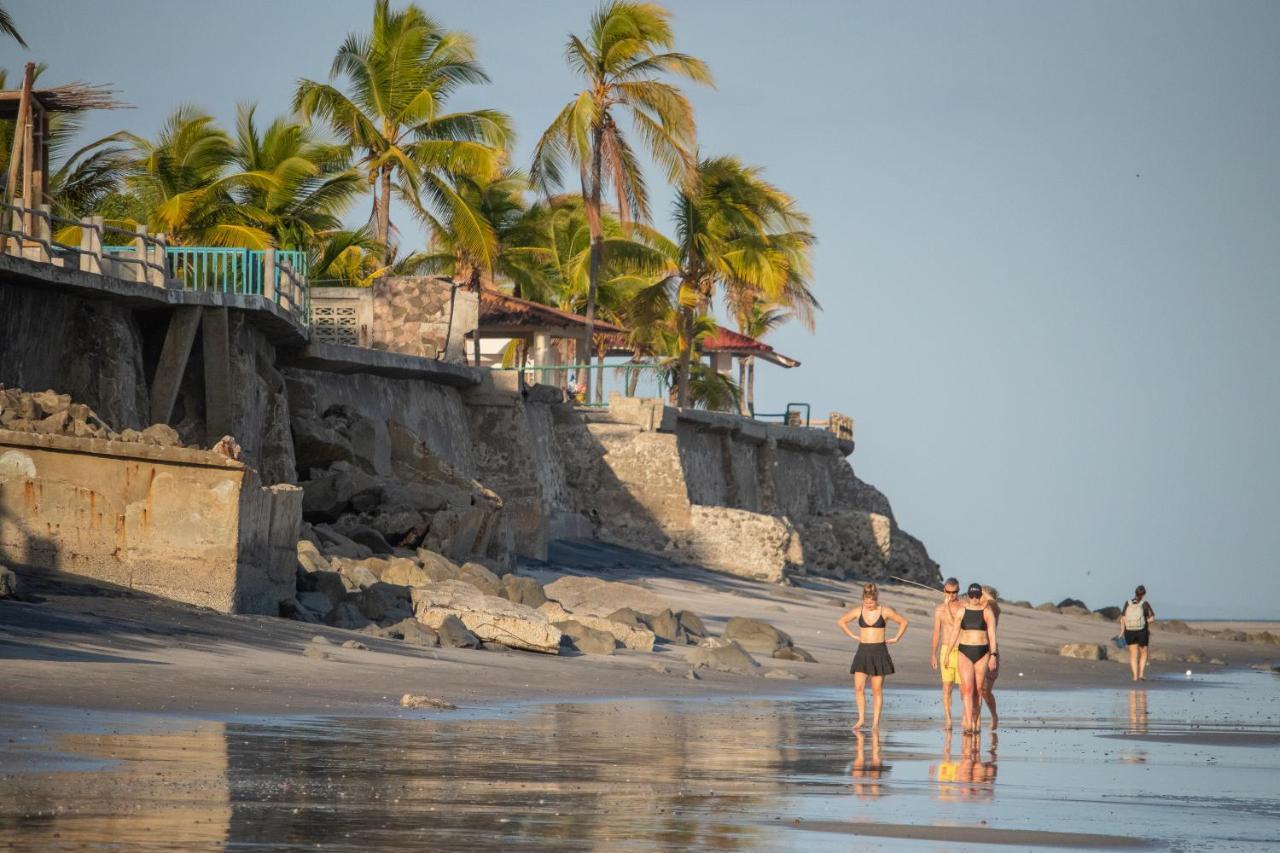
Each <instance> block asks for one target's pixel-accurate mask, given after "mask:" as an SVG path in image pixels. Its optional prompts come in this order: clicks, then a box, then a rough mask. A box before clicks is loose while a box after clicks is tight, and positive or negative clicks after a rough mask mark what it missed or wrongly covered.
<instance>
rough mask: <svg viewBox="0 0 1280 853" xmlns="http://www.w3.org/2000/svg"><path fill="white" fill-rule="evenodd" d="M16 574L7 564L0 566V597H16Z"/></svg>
mask: <svg viewBox="0 0 1280 853" xmlns="http://www.w3.org/2000/svg"><path fill="white" fill-rule="evenodd" d="M17 595H18V576H17V575H16V574H14V572H13V569H11V568H9V567H8V566H0V598H16V597H17Z"/></svg>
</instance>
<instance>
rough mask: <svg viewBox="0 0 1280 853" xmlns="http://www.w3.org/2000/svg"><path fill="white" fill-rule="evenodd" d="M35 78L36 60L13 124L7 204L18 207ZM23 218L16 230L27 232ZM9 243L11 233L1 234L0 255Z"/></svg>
mask: <svg viewBox="0 0 1280 853" xmlns="http://www.w3.org/2000/svg"><path fill="white" fill-rule="evenodd" d="M35 79H36V64H35V63H34V62H28V63H27V68H26V73H24V74H23V76H22V92H21V94H20V95H19V96H18V118H17V121H15V122H14V125H13V148H12V149H11V151H10V153H9V180H8V183H6V184H5V186H4V201H5V204H13V205H15V206H17V207H21V206H22V205H21V204H18V164H19V158H20V157H21V156H22V153H23V151H22V145H23V142H24V141H25V138H24V137H25V134H23V132H22V128H23V126H24V125H25V124H26V122H27V120H28V118H29V117H30V113H31V86H32V84H33V83H34V82H35ZM22 219H23V217H21V216H17V217H15V218H14V222H15V227H14V228H13V230H14V231H19V232H23V233H25V232H26V229H25V228H24V227H23V226H22V224H21V221H22ZM8 243H9V235H7V234H0V255H2V254H4V251H5V248H6V247H7V246H8ZM18 254H19V255H21V254H22V238H18Z"/></svg>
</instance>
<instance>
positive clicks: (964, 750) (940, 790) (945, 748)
mask: <svg viewBox="0 0 1280 853" xmlns="http://www.w3.org/2000/svg"><path fill="white" fill-rule="evenodd" d="M988 737H989V738H990V741H989V748H988V750H987V753H986V760H985V761H984V760H983V751H982V734H981V733H975V734H966V735H962V736H961V740H960V757H959V760H957V761H952V759H951V744H952V741H951V732H950V731H949V730H948V731H947V732H945V733H944V735H943V741H942V757H941V759H940V760H939V761H938V762H937V763H935V764H933V765H930V767H929V778H931V779H933V780H934V781H935V782H936V783H937V787H936V789H935V790H936V792H937V797H938V799H940V800H970V799H985V800H989V799H991V798H992V796H994V794H995V782H996V748H997V746H998V745H999V743H1000V738H999V736H998V735H997V734H996V733H995V732H990V733H989V734H988Z"/></svg>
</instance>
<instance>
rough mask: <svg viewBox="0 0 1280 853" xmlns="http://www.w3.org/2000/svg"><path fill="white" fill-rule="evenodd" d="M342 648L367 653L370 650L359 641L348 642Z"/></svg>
mask: <svg viewBox="0 0 1280 853" xmlns="http://www.w3.org/2000/svg"><path fill="white" fill-rule="evenodd" d="M342 647H343V648H344V649H360V650H363V651H366V652H367V651H368V650H369V647H368V646H366V645H365V644H364V643H362V642H360V641H359V640H347V641H346V642H345V643H343V644H342Z"/></svg>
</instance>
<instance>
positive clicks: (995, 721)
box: [991, 714, 1000, 732]
mask: <svg viewBox="0 0 1280 853" xmlns="http://www.w3.org/2000/svg"><path fill="white" fill-rule="evenodd" d="M998 725H1000V718H999V717H997V716H996V715H995V714H992V715H991V731H993V732H994V731H995V730H996V726H998Z"/></svg>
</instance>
